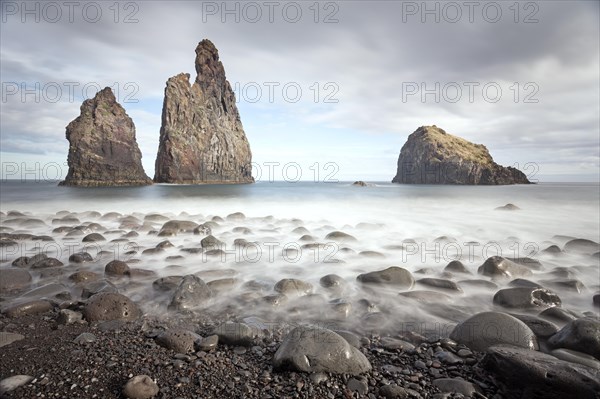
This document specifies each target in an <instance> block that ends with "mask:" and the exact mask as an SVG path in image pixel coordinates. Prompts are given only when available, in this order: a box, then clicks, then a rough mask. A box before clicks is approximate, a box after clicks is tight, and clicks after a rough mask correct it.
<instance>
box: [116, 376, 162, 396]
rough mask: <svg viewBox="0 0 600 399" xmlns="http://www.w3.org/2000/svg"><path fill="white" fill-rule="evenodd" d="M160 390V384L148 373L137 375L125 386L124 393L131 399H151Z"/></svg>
mask: <svg viewBox="0 0 600 399" xmlns="http://www.w3.org/2000/svg"><path fill="white" fill-rule="evenodd" d="M158 391H159V389H158V385H156V383H155V382H154V381H153V380H152V378H150V377H148V376H147V375H136V376H135V377H133V378H131V379H130V380H129V381H127V383H126V384H125V386H124V387H123V395H125V397H127V398H129V399H150V398H151V397H153V396H156V395H158Z"/></svg>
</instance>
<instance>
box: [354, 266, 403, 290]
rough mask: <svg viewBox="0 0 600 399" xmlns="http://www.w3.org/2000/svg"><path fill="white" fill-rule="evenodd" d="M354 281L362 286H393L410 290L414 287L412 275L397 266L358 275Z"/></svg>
mask: <svg viewBox="0 0 600 399" xmlns="http://www.w3.org/2000/svg"><path fill="white" fill-rule="evenodd" d="M356 279H357V280H358V281H359V282H361V283H363V284H379V285H393V286H395V287H398V288H403V289H411V288H412V287H413V286H414V285H415V278H414V277H413V276H412V274H411V273H410V272H409V271H408V270H406V269H404V268H402V267H398V266H392V267H388V268H387V269H385V270H379V271H375V272H370V273H364V274H360V275H359V276H358V277H357V278H356Z"/></svg>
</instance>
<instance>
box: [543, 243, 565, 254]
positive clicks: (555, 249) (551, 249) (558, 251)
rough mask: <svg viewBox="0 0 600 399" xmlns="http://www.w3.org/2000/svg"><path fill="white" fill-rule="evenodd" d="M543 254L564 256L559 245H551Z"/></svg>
mask: <svg viewBox="0 0 600 399" xmlns="http://www.w3.org/2000/svg"><path fill="white" fill-rule="evenodd" d="M542 252H543V253H546V254H551V255H559V254H562V252H563V251H562V250H561V249H560V247H559V246H558V245H550V246H549V247H548V248H546V249H544V250H542Z"/></svg>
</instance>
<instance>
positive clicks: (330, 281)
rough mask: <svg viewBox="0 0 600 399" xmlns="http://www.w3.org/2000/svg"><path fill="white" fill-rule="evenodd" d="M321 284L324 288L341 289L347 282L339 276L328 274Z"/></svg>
mask: <svg viewBox="0 0 600 399" xmlns="http://www.w3.org/2000/svg"><path fill="white" fill-rule="evenodd" d="M319 284H321V287H323V288H329V289H341V288H343V287H345V286H346V284H347V282H346V280H344V278H343V277H341V276H338V275H337V274H328V275H326V276H323V277H321V279H320V280H319Z"/></svg>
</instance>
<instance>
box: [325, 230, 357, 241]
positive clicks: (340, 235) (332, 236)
mask: <svg viewBox="0 0 600 399" xmlns="http://www.w3.org/2000/svg"><path fill="white" fill-rule="evenodd" d="M325 239H326V240H334V241H339V242H356V241H358V240H357V239H356V237H354V236H352V235H350V234H347V233H344V232H343V231H332V232H331V233H329V234H327V235H326V236H325Z"/></svg>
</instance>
